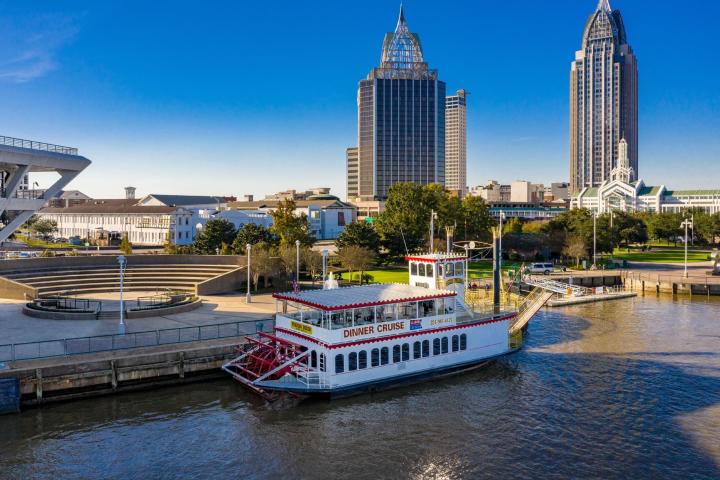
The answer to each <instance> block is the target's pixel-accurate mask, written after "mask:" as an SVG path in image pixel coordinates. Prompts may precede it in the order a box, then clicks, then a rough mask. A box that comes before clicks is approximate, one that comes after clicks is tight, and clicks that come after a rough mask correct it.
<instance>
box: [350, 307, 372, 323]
mask: <svg viewBox="0 0 720 480" xmlns="http://www.w3.org/2000/svg"><path fill="white" fill-rule="evenodd" d="M374 321H375V309H374V308H373V307H365V308H356V309H355V325H365V324H368V323H373V322H374Z"/></svg>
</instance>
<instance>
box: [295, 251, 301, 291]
mask: <svg viewBox="0 0 720 480" xmlns="http://www.w3.org/2000/svg"><path fill="white" fill-rule="evenodd" d="M295 283H297V284H298V286H299V285H300V240H295Z"/></svg>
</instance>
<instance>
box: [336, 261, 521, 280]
mask: <svg viewBox="0 0 720 480" xmlns="http://www.w3.org/2000/svg"><path fill="white" fill-rule="evenodd" d="M519 266H520V264H518V263H503V270H504V271H506V270H512V269H517V268H518V267H519ZM365 273H366V274H370V275H372V281H373V282H375V283H408V281H409V279H408V270H407V267H388V268H382V269H375V270H369V271H367V272H365ZM490 276H492V263H491V262H479V263H471V264H470V268H469V277H470V278H479V277H490ZM342 278H343V280H348V279H349V278H350V277H349V276H348V273H347V272H345V273H343V274H342ZM357 278H358V273H357V272H353V281H355V282H357Z"/></svg>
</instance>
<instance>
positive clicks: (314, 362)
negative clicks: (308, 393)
mask: <svg viewBox="0 0 720 480" xmlns="http://www.w3.org/2000/svg"><path fill="white" fill-rule="evenodd" d="M310 366H311V367H312V368H317V352H316V351H315V350H313V351H312V352H310Z"/></svg>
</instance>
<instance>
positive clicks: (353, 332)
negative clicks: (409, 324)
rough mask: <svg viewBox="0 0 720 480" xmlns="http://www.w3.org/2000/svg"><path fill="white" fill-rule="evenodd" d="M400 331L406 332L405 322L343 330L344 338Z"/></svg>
mask: <svg viewBox="0 0 720 480" xmlns="http://www.w3.org/2000/svg"><path fill="white" fill-rule="evenodd" d="M398 330H405V322H404V321H403V322H391V323H380V324H377V325H367V326H364V327H353V328H346V329H345V330H343V337H344V338H352V337H361V336H365V335H372V334H374V333H388V332H394V331H398Z"/></svg>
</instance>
